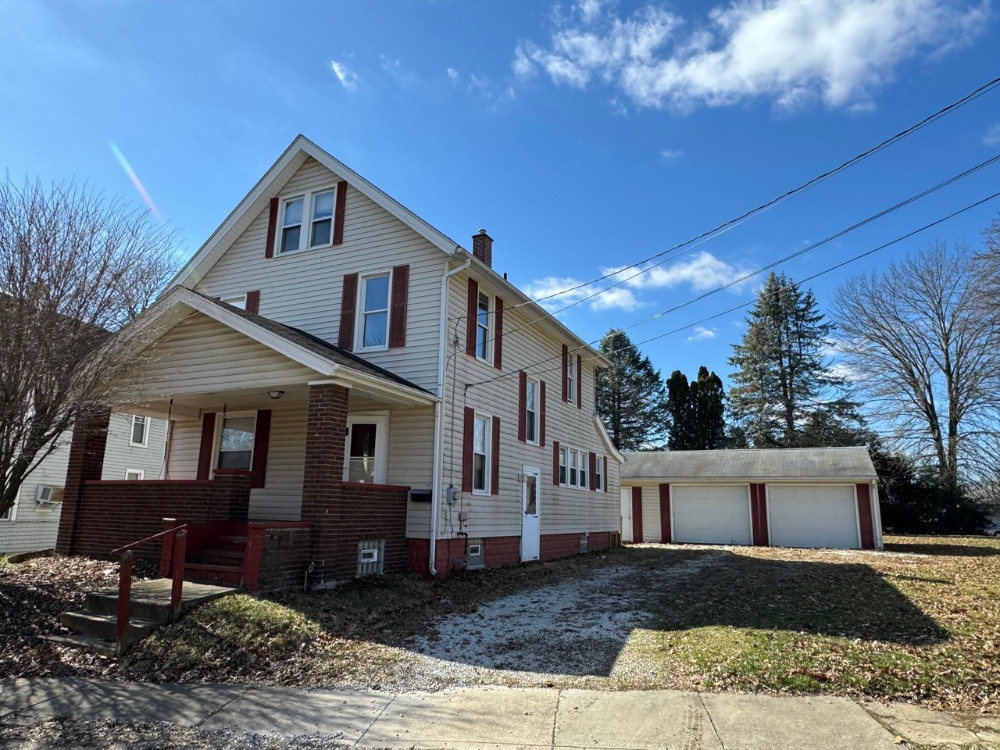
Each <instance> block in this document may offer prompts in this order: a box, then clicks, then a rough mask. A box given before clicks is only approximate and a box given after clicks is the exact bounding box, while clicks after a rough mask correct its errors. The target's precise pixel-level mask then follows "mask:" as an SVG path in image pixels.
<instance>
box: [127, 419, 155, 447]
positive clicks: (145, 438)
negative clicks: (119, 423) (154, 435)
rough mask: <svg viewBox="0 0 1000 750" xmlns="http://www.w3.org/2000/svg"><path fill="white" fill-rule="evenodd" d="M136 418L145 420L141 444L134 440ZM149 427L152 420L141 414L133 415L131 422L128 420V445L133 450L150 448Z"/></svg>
mask: <svg viewBox="0 0 1000 750" xmlns="http://www.w3.org/2000/svg"><path fill="white" fill-rule="evenodd" d="M136 418H139V419H141V420H143V426H142V442H140V443H137V442H135V441H134V440H133V439H132V437H133V436H134V435H135V425H136V421H135V420H136ZM149 425H150V418H149V417H144V416H142V415H141V414H133V415H131V416H130V417H129V420H128V444H129V445H130V446H132V447H133V448H148V447H149Z"/></svg>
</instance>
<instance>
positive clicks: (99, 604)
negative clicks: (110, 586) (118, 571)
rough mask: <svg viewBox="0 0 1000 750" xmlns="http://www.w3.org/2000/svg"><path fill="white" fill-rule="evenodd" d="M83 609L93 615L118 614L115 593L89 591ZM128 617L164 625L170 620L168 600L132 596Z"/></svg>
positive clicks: (116, 593) (116, 595) (116, 594)
mask: <svg viewBox="0 0 1000 750" xmlns="http://www.w3.org/2000/svg"><path fill="white" fill-rule="evenodd" d="M83 608H84V609H85V610H87V611H88V612H90V613H91V614H93V615H111V616H116V615H117V614H118V592H117V591H91V592H89V593H88V594H87V597H86V599H84V605H83ZM129 617H138V618H140V619H143V620H151V621H153V622H159V623H164V622H167V620H169V619H170V599H169V598H168V599H166V600H163V599H149V598H143V597H141V596H137V595H136V594H134V593H133V594H132V597H131V600H130V603H129Z"/></svg>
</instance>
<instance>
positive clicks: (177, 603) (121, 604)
mask: <svg viewBox="0 0 1000 750" xmlns="http://www.w3.org/2000/svg"><path fill="white" fill-rule="evenodd" d="M168 536H169V537H172V539H171V542H172V544H173V554H172V555H171V561H170V573H171V579H172V581H171V584H170V619H171V620H176V619H177V617H178V616H179V615H180V612H181V595H182V594H183V591H184V559H185V555H186V554H187V524H181V525H180V526H174V527H173V528H170V529H167V530H166V531H161V532H160V533H158V534H153V535H152V536H148V537H146V538H145V539H140V540H139V541H138V542H132V544H126V545H125V546H124V547H119V548H118V549H115V550H112V551H111V554H112V555H116V554H118V553H119V552H120V553H121V555H122V557H121V562H120V563H119V566H118V611H117V613H116V622H115V640H116V641H117V651H118V655H119V656H121V655H122V654H123V653H125V649H126V648H127V647H128V643H127V638H126V636H127V635H128V623H129V619H130V618H131V615H132V606H131V605H132V550H133V549H135V548H136V547H141V546H142V545H144V544H148V543H149V542H152V541H155V540H157V539H160V538H161V537H168ZM164 543H166V542H164Z"/></svg>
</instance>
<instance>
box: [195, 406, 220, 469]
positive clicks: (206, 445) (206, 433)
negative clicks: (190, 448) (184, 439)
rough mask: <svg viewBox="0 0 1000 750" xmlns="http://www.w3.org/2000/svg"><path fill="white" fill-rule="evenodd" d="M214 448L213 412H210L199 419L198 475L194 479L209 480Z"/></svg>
mask: <svg viewBox="0 0 1000 750" xmlns="http://www.w3.org/2000/svg"><path fill="white" fill-rule="evenodd" d="M214 447H215V412H214V411H210V412H207V413H205V414H204V415H202V418H201V447H200V448H199V449H198V473H197V474H196V475H195V478H196V479H211V476H210V475H211V473H212V449H213V448H214Z"/></svg>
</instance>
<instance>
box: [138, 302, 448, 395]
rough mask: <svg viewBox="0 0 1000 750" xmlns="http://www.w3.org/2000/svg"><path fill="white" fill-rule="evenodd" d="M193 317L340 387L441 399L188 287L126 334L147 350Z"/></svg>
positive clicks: (303, 334)
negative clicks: (199, 316) (198, 315)
mask: <svg viewBox="0 0 1000 750" xmlns="http://www.w3.org/2000/svg"><path fill="white" fill-rule="evenodd" d="M192 312H198V313H201V314H203V315H205V316H207V317H209V318H211V319H213V320H215V321H217V322H218V323H220V324H221V325H224V326H226V327H228V328H230V329H232V330H233V331H236V332H237V333H240V334H242V335H244V336H247V337H248V338H250V339H253V340H254V341H256V342H257V343H259V344H261V345H263V346H266V347H268V348H269V349H271V350H273V351H275V352H277V353H278V354H281V355H282V356H284V357H287V358H288V359H290V360H292V361H294V362H297V363H299V364H300V365H303V366H305V367H307V368H309V369H311V370H313V371H315V372H316V373H317V375H318V376H319V377H317V380H322V379H330V380H331V381H333V382H341V383H342V384H343V385H345V386H346V387H351V388H357V389H358V390H359V391H361V392H364V393H366V394H368V395H376V396H377V395H384V396H386V397H391V399H392V400H395V401H398V402H401V403H410V404H415V405H427V404H432V403H434V402H435V401H436V400H437V397H436V396H435V395H434V394H432V393H430V392H429V391H427V390H426V389H424V388H421V387H420V386H418V385H416V384H415V383H412V382H410V381H409V380H407V379H406V378H403V377H400V376H399V375H397V374H395V373H393V372H391V371H389V370H386V369H385V368H383V367H379V366H377V365H374V364H372V363H371V362H368V361H366V360H364V359H362V358H361V357H358V356H357V355H355V354H352V353H351V352H348V351H345V350H344V349H341V348H340V347H337V346H334V345H333V344H331V343H329V342H327V341H324V340H323V339H321V338H319V337H317V336H313V335H312V334H309V333H306V332H305V331H302V330H300V329H298V328H293V327H291V326H287V325H284V324H282V323H278V322H277V321H274V320H271V319H269V318H265V317H263V316H261V315H257V314H255V313H251V312H248V311H246V310H241V309H239V308H236V307H233V306H232V305H228V304H226V303H224V302H221V301H220V300H217V299H213V298H211V297H207V296H205V295H204V294H201V293H199V292H195V291H192V290H190V289H186V288H184V287H174V288H173V289H171V290H170V291H168V292H167V293H166V294H165V295H163V297H161V298H160V299H159V300H157V302H156V303H155V304H154V305H153V306H152V307H151V308H150V309H149V310H147V311H146V312H145V313H143V314H142V315H141V316H140V317H139V318H138V319H137V320H136V321H134V322H133V323H132V325H131V326H129V327H128V328H126V329H124V330H123V331H122V335H124V336H126V337H127V338H131V339H133V340H134V341H135V342H136V346H137V347H145V346H148V345H149V344H150V343H152V340H155V339H157V338H159V335H162V333H164V332H165V331H166V330H169V329H170V328H172V327H173V326H174V325H176V324H177V323H179V322H180V321H181V320H183V319H185V318H186V317H187V316H188V315H190V314H191V313H192ZM150 334H151V335H152V339H151V338H149V335H150Z"/></svg>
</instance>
